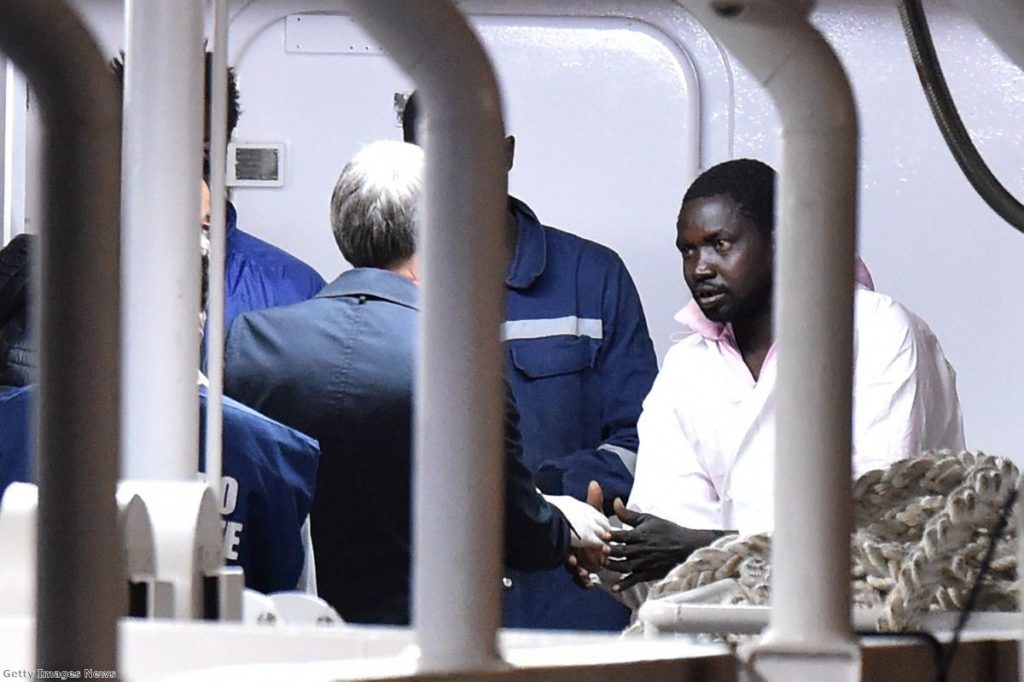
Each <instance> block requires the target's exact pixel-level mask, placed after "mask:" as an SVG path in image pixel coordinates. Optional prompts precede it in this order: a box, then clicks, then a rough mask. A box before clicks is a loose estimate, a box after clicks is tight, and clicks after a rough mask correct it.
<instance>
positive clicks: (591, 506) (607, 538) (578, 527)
mask: <svg viewBox="0 0 1024 682" xmlns="http://www.w3.org/2000/svg"><path fill="white" fill-rule="evenodd" d="M544 499H545V500H547V501H548V503H549V504H551V505H552V506H554V507H556V508H557V509H558V510H559V511H560V512H562V515H563V516H564V517H565V520H566V521H568V523H569V527H570V530H571V534H572V537H571V541H572V542H571V544H572V550H571V551H570V553H569V558H568V559H567V560H566V563H565V568H566V570H567V571H569V574H570V575H571V576H572V578H573V581H574V582H575V583H576V584H577V585H579V586H580V587H583V588H589V587H591V586H593V585H594V584H595V582H596V575H594V574H595V573H596V572H597V571H598V570H600V569H601V568H604V567H605V566H606V565H607V563H608V556H609V554H610V553H611V551H612V547H611V544H610V543H611V540H612V532H613V527H612V523H611V521H610V520H609V518H608V517H607V516H605V515H604V512H602V511H601V510H602V509H603V508H604V494H603V493H602V491H601V486H600V484H599V483H598V482H597V481H591V482H590V486H589V487H588V488H587V500H586V502H582V501H580V500H577V499H576V498H574V497H570V496H569V495H544ZM620 506H621V503H620V502H618V501H617V504H616V507H617V508H618V507H620Z"/></svg>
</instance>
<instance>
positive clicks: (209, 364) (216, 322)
mask: <svg viewBox="0 0 1024 682" xmlns="http://www.w3.org/2000/svg"><path fill="white" fill-rule="evenodd" d="M227 49H228V3H227V0H213V57H212V60H211V69H210V272H209V279H210V301H209V304H208V305H207V311H208V313H209V317H208V318H207V324H206V333H207V335H208V336H207V338H206V369H207V374H208V376H209V379H210V387H209V390H208V392H207V401H206V479H207V481H209V483H210V487H211V488H212V489H213V492H214V495H215V496H216V497H217V500H218V502H219V501H221V496H222V494H223V492H222V491H221V483H220V478H221V472H222V471H223V449H224V448H223V445H224V443H223V423H224V422H223V416H224V415H223V413H222V412H221V398H222V397H223V395H224V332H225V329H224V257H225V249H226V247H225V241H226V233H225V230H226V226H225V222H226V219H227V216H226V213H227V210H226V206H225V205H224V201H225V196H224V195H225V188H224V166H225V163H226V154H227V145H228V140H227V120H228V107H227V87H228V72H227V67H228V63H227Z"/></svg>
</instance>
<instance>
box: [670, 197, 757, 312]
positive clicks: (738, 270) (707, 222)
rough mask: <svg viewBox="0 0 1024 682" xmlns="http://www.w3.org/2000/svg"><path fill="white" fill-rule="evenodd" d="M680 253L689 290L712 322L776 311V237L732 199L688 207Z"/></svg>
mask: <svg viewBox="0 0 1024 682" xmlns="http://www.w3.org/2000/svg"><path fill="white" fill-rule="evenodd" d="M676 248H678V249H679V252H680V253H681V254H682V256H683V278H684V279H685V280H686V286H688V287H689V288H690V293H692V294H693V298H694V300H695V301H696V302H697V305H698V306H700V309H701V311H702V312H703V313H704V315H705V316H706V317H707V318H708V319H709V320H712V321H715V322H736V321H742V320H743V319H745V318H747V317H749V316H752V315H755V314H758V313H762V312H765V311H768V310H770V309H771V298H772V258H773V254H772V242H771V236H770V235H768V234H766V233H765V232H764V231H762V230H761V229H759V228H758V226H757V225H756V224H755V223H754V221H753V220H752V219H751V218H749V217H748V216H747V215H745V214H744V213H742V212H741V211H740V207H739V205H738V204H737V203H736V202H735V201H734V200H733V198H732V197H730V196H728V195H725V194H719V195H715V196H712V197H705V198H702V199H694V200H692V201H688V202H687V203H685V204H683V208H682V211H680V213H679V222H678V225H677V236H676Z"/></svg>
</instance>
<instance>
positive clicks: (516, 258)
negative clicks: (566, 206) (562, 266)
mask: <svg viewBox="0 0 1024 682" xmlns="http://www.w3.org/2000/svg"><path fill="white" fill-rule="evenodd" d="M508 207H509V211H511V213H512V215H513V216H514V217H515V219H516V228H517V235H516V251H515V254H514V255H513V256H512V263H511V265H510V266H509V268H508V275H507V276H506V277H505V284H507V285H508V286H510V287H512V288H513V289H526V288H527V287H529V286H530V285H531V284H533V283H534V282H535V281H536V280H537V278H538V277H540V275H541V273H543V272H544V268H545V267H546V266H547V262H548V252H547V241H546V240H545V238H544V226H543V225H541V224H540V221H539V220H537V216H536V215H535V214H534V212H533V211H531V210H530V207H529V206H527V205H526V204H524V203H523V202H521V201H520V200H519V199H516V198H514V197H509V198H508Z"/></svg>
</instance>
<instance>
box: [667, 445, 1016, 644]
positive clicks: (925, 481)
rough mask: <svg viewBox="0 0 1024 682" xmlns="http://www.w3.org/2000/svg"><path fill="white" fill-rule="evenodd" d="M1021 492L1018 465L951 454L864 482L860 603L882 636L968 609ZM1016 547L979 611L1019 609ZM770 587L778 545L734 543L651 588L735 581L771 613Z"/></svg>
mask: <svg viewBox="0 0 1024 682" xmlns="http://www.w3.org/2000/svg"><path fill="white" fill-rule="evenodd" d="M1019 485H1020V474H1019V472H1018V470H1017V467H1016V466H1015V465H1014V464H1013V463H1012V462H1010V461H1009V460H1006V459H1002V458H999V457H991V456H989V455H985V454H982V453H978V454H972V453H970V452H953V451H949V450H943V451H934V452H925V453H923V454H921V455H920V456H919V457H915V458H913V459H906V460H901V461H899V462H896V463H894V464H893V465H892V466H890V467H889V468H888V469H880V470H876V471H869V472H868V473H866V474H864V475H863V476H861V477H860V478H859V479H858V480H857V482H856V483H855V484H854V489H853V494H854V504H855V517H854V532H853V536H852V538H851V550H852V557H853V565H852V574H851V575H852V580H853V583H852V586H853V589H852V594H853V600H854V603H855V604H856V605H857V606H864V607H881V608H882V615H881V617H880V618H879V620H878V629H879V630H881V631H886V632H896V631H902V630H906V629H908V628H911V627H913V626H914V625H915V624H916V619H917V618H918V617H919V616H920V615H921V614H923V613H924V612H926V611H927V610H929V609H962V608H963V606H964V602H965V600H966V599H967V596H968V593H969V592H970V590H971V587H972V585H973V584H974V582H975V581H976V579H977V578H978V575H979V572H980V568H981V564H982V561H983V559H984V557H985V554H986V552H987V550H988V547H989V544H990V543H991V542H992V538H991V537H990V533H991V529H992V528H993V527H994V526H995V525H996V523H997V521H998V520H999V518H1000V515H1001V514H1002V513H1003V507H1004V506H1005V505H1006V502H1007V500H1008V498H1009V496H1010V495H1011V493H1012V491H1013V490H1014V489H1015V488H1018V487H1019ZM1019 507H1020V505H1019V504H1018V505H1015V510H1014V517H1016V516H1017V513H1019ZM1011 527H1014V526H1013V525H1011ZM1016 544H1017V543H1016V539H1015V538H1013V537H1010V538H1007V537H1002V538H998V539H997V540H996V547H995V552H994V556H993V559H992V561H991V564H990V565H989V567H988V571H987V573H986V575H985V576H983V577H982V580H981V583H980V585H979V589H978V593H977V597H976V602H975V604H974V606H975V608H978V609H983V610H997V611H1007V610H1013V609H1015V608H1016V607H1017V588H1016V585H1015V581H1016V579H1017V554H1016ZM770 577H771V536H770V535H769V534H760V535H752V536H747V537H739V536H736V535H730V536H725V537H723V538H719V539H718V540H716V541H715V542H713V543H712V544H711V545H709V546H707V547H704V548H702V549H698V550H697V551H695V552H694V553H693V554H691V555H690V557H689V558H688V559H687V560H686V561H685V562H684V563H682V564H680V565H679V566H677V567H676V568H674V569H672V571H671V572H669V574H668V575H667V576H666V577H665V578H664V579H662V580H661V581H659V582H658V583H656V584H655V585H654V586H652V588H651V590H650V592H649V594H648V599H657V598H661V597H665V596H668V595H670V594H677V593H680V592H685V591H687V590H692V589H695V588H698V587H702V586H704V585H708V584H710V583H713V582H716V581H718V580H725V579H732V580H735V581H736V583H737V584H738V585H739V591H738V593H737V596H736V597H735V598H734V599H733V603H734V604H752V605H764V604H767V603H768V600H769V597H770Z"/></svg>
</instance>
